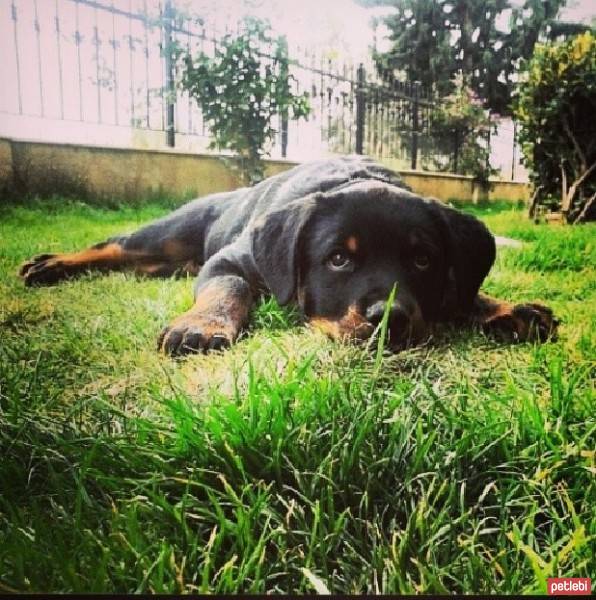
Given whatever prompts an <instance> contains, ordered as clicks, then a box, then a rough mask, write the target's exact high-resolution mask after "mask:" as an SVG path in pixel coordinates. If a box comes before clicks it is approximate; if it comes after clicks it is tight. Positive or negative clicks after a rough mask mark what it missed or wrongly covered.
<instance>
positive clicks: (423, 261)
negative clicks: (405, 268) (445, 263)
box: [414, 253, 430, 271]
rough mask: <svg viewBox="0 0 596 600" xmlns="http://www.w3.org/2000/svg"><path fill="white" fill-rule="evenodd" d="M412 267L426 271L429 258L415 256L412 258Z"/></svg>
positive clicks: (419, 255) (425, 255) (420, 255)
mask: <svg viewBox="0 0 596 600" xmlns="http://www.w3.org/2000/svg"><path fill="white" fill-rule="evenodd" d="M414 265H415V266H416V268H417V269H418V270H420V271H426V269H428V267H430V258H428V254H422V253H420V254H416V256H414Z"/></svg>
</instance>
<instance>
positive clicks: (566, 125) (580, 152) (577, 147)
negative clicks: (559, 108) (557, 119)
mask: <svg viewBox="0 0 596 600" xmlns="http://www.w3.org/2000/svg"><path fill="white" fill-rule="evenodd" d="M563 129H565V133H566V134H567V135H568V136H569V139H570V140H571V142H572V143H573V147H574V148H575V151H576V152H577V154H578V155H579V160H580V162H581V165H582V168H584V169H586V168H587V163H588V161H587V160H586V155H585V154H584V152H583V150H582V149H581V147H580V145H579V143H578V141H577V140H576V139H575V136H574V135H573V132H572V131H571V127H569V121H567V115H563Z"/></svg>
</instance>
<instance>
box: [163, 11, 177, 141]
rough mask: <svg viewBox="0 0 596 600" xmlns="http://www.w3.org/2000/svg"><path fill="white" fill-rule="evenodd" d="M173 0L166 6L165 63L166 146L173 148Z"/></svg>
mask: <svg viewBox="0 0 596 600" xmlns="http://www.w3.org/2000/svg"><path fill="white" fill-rule="evenodd" d="M172 50H173V48H172V0H166V2H165V5H164V63H165V70H166V144H167V145H168V146H170V147H171V148H173V147H174V145H175V143H176V137H175V136H176V133H175V128H174V104H175V102H176V90H175V88H174V64H173V61H172Z"/></svg>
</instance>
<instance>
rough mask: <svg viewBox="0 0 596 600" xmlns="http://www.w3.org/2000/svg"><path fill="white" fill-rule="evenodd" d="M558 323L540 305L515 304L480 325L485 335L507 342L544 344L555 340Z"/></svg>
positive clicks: (549, 311) (544, 307)
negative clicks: (536, 342)
mask: <svg viewBox="0 0 596 600" xmlns="http://www.w3.org/2000/svg"><path fill="white" fill-rule="evenodd" d="M558 326H559V321H558V320H557V319H555V317H554V316H553V311H552V310H551V309H550V308H548V307H547V306H543V305H542V304H535V303H528V304H516V305H514V306H512V307H511V309H509V310H508V311H507V312H504V313H500V314H498V315H496V316H494V317H492V318H489V319H488V320H487V321H485V322H484V323H483V324H482V328H483V330H484V332H485V333H488V334H490V335H493V336H494V337H496V338H498V339H500V340H503V341H509V342H534V341H538V342H545V341H546V340H548V339H556V337H557V328H558Z"/></svg>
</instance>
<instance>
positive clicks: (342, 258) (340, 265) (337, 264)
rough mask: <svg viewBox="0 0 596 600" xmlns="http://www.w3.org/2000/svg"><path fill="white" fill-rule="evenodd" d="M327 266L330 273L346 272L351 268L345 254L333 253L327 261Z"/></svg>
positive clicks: (349, 260)
mask: <svg viewBox="0 0 596 600" xmlns="http://www.w3.org/2000/svg"><path fill="white" fill-rule="evenodd" d="M327 266H328V267H329V268H330V269H331V270H332V271H347V270H349V269H351V268H352V266H353V263H352V259H351V258H350V255H349V254H347V253H346V252H341V251H339V252H334V253H333V254H332V255H331V256H330V257H329V258H328V259H327Z"/></svg>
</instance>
